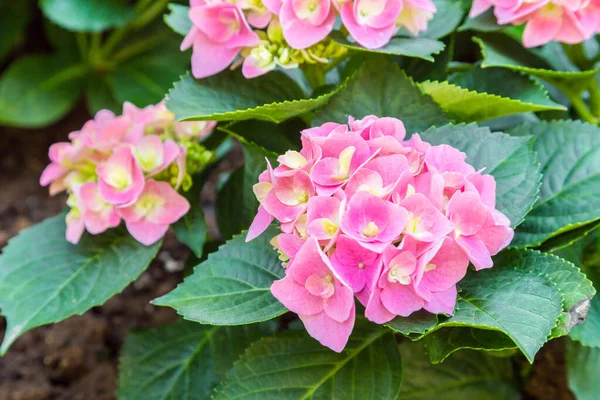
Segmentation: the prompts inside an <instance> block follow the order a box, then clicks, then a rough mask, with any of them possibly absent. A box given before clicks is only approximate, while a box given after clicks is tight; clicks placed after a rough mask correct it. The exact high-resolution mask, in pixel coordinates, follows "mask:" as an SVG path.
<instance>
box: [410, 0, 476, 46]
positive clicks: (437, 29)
mask: <svg viewBox="0 0 600 400" xmlns="http://www.w3.org/2000/svg"><path fill="white" fill-rule="evenodd" d="M433 2H434V3H435V6H436V8H437V11H436V13H435V14H433V19H432V20H431V21H429V22H428V23H427V29H425V30H424V31H422V32H419V38H431V39H439V38H443V37H444V36H447V35H449V34H451V33H452V32H454V30H455V29H456V27H457V26H458V25H459V24H460V22H461V21H462V19H463V16H464V15H465V10H464V8H463V5H462V3H463V1H462V0H433Z"/></svg>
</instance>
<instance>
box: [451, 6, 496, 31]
mask: <svg viewBox="0 0 600 400" xmlns="http://www.w3.org/2000/svg"><path fill="white" fill-rule="evenodd" d="M502 29H503V26H502V25H498V19H497V18H496V16H495V15H494V10H492V9H489V10H487V11H486V12H484V13H483V14H481V15H478V16H477V17H475V18H467V20H466V21H465V23H464V24H462V25H461V26H460V27H459V28H458V31H459V32H462V31H468V30H471V31H476V32H494V31H499V30H502Z"/></svg>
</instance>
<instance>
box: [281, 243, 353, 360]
mask: <svg viewBox="0 0 600 400" xmlns="http://www.w3.org/2000/svg"><path fill="white" fill-rule="evenodd" d="M271 292H272V293H273V296H275V297H276V298H277V299H278V300H279V301H280V302H281V303H282V304H283V305H284V306H286V307H287V308H288V309H289V310H290V311H292V312H295V313H296V314H298V316H299V317H300V319H301V320H302V322H303V323H304V326H305V327H306V330H307V331H308V333H309V334H310V335H311V336H312V337H314V338H315V339H317V340H318V341H319V342H321V344H323V345H324V346H327V347H329V348H330V349H332V350H334V351H337V352H338V353H339V352H341V351H342V350H343V349H344V347H345V346H346V343H347V341H348V337H349V336H350V333H351V332H352V328H353V327H354V314H355V309H354V300H353V295H352V290H351V289H350V288H349V287H347V286H346V285H344V284H343V283H342V282H341V281H340V279H339V278H338V277H337V276H336V274H335V273H334V271H333V269H332V266H331V263H330V262H329V259H328V258H327V256H326V255H325V254H324V253H323V252H322V251H321V249H320V247H319V244H318V242H317V240H316V239H315V238H310V239H308V240H307V241H306V242H305V243H304V245H303V246H302V248H301V249H300V250H299V251H298V253H297V254H296V256H295V257H294V261H293V262H292V263H291V264H289V265H288V267H287V269H286V275H285V278H283V279H281V280H278V281H275V282H273V284H272V285H271Z"/></svg>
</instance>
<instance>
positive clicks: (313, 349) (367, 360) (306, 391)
mask: <svg viewBox="0 0 600 400" xmlns="http://www.w3.org/2000/svg"><path fill="white" fill-rule="evenodd" d="M401 380H402V367H401V362H400V354H399V352H398V346H397V345H396V340H395V339H394V336H393V335H392V334H391V332H390V331H389V330H385V329H382V328H381V327H379V326H377V325H374V324H367V323H363V322H362V321H361V320H358V321H357V326H355V328H354V333H353V334H352V335H351V336H350V340H349V341H348V345H347V346H346V348H345V350H344V351H343V352H342V353H340V354H338V353H335V352H333V351H331V350H329V349H328V348H326V347H323V346H322V345H321V344H319V343H318V342H316V341H315V340H314V339H312V338H310V337H308V336H307V335H306V333H304V332H284V333H281V334H278V335H276V336H275V337H271V338H267V339H264V340H261V341H259V342H257V343H255V344H253V345H252V346H251V347H250V348H249V349H248V350H247V351H246V353H244V355H243V356H242V358H241V359H240V361H239V362H238V363H236V364H235V365H234V367H233V369H232V370H231V371H230V372H229V373H228V374H227V378H226V379H225V381H224V382H223V384H222V385H220V386H219V387H217V389H216V392H215V395H214V396H213V399H215V400H225V399H242V398H243V399H262V400H270V399H273V400H281V399H286V400H293V399H298V400H301V399H348V400H351V399H357V400H358V399H361V400H362V399H373V400H387V399H396V398H398V394H399V391H400V384H401Z"/></svg>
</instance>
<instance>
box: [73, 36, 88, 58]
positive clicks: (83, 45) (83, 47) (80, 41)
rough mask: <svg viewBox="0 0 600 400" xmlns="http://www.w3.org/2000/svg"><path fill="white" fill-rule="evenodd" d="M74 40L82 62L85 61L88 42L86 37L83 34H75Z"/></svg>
mask: <svg viewBox="0 0 600 400" xmlns="http://www.w3.org/2000/svg"><path fill="white" fill-rule="evenodd" d="M75 40H76V41H77V48H79V54H80V55H81V58H82V59H83V60H87V57H88V42H87V36H86V34H85V33H83V32H77V33H76V34H75Z"/></svg>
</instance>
